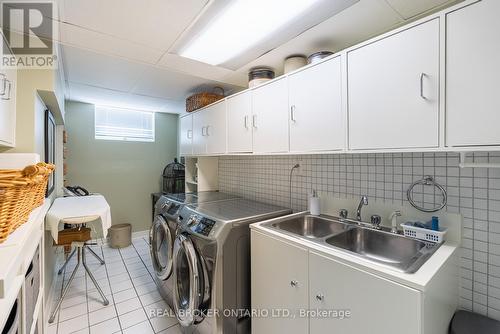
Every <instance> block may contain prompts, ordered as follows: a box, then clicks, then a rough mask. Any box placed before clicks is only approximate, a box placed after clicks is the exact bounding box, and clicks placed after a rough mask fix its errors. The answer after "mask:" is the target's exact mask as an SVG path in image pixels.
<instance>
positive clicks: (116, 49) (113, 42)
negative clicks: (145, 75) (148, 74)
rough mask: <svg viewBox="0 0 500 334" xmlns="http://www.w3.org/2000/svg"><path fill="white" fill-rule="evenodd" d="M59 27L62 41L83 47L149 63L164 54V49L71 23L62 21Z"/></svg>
mask: <svg viewBox="0 0 500 334" xmlns="http://www.w3.org/2000/svg"><path fill="white" fill-rule="evenodd" d="M59 29H60V35H61V41H62V43H64V44H67V45H72V46H76V47H79V48H82V49H89V50H94V51H97V52H100V53H105V54H108V55H113V56H116V57H120V58H125V59H131V60H136V61H140V62H144V63H148V64H155V63H156V62H157V61H158V59H160V57H161V55H162V54H163V52H162V51H160V50H157V49H153V48H148V47H145V46H143V45H140V44H137V43H134V42H131V41H128V40H125V39H120V38H116V37H112V36H109V35H105V34H102V33H100V32H96V31H92V30H88V29H83V28H81V27H77V26H74V25H71V24H65V23H61V24H60V26H59Z"/></svg>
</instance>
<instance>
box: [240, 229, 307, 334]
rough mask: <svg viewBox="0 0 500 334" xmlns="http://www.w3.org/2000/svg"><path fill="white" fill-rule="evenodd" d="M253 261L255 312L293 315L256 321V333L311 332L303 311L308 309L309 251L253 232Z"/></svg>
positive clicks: (253, 329) (253, 300)
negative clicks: (286, 312) (283, 311)
mask: <svg viewBox="0 0 500 334" xmlns="http://www.w3.org/2000/svg"><path fill="white" fill-rule="evenodd" d="M250 259H251V263H252V268H251V276H252V277H251V284H252V289H251V291H252V298H251V300H252V309H254V310H273V309H274V310H283V309H285V310H290V312H292V313H291V314H290V316H289V317H287V316H275V317H273V316H272V315H271V314H269V316H267V317H265V316H262V317H254V318H252V334H263V333H273V334H304V333H307V332H308V324H309V321H308V319H307V317H301V316H300V310H301V309H303V310H305V309H307V308H308V269H307V268H308V264H307V262H308V250H307V249H304V248H300V247H297V246H294V245H291V244H288V243H286V242H283V241H281V240H277V239H274V238H272V237H269V236H266V235H263V234H261V233H259V232H255V231H252V240H251V257H250ZM294 314H295V315H296V316H295V317H292V316H293V315H294ZM277 315H278V314H277Z"/></svg>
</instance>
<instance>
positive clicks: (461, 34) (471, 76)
mask: <svg viewBox="0 0 500 334" xmlns="http://www.w3.org/2000/svg"><path fill="white" fill-rule="evenodd" d="M499 12H500V1H498V0H483V1H480V2H477V3H474V4H471V5H470V6H467V7H465V8H461V9H459V10H457V11H454V12H451V13H449V14H448V15H447V16H446V131H447V134H446V144H447V145H449V146H473V145H474V146H475V145H500V131H499V130H498V124H500V97H499V95H498V93H499V89H498V80H499V78H500V62H499V59H500V38H499V31H500V22H499V21H498V13H499Z"/></svg>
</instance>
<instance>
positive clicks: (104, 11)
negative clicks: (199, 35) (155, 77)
mask: <svg viewBox="0 0 500 334" xmlns="http://www.w3.org/2000/svg"><path fill="white" fill-rule="evenodd" d="M207 3H208V0H168V1H166V0H148V1H137V0H106V1H102V0H85V1H75V0H64V11H63V19H64V20H65V21H66V22H69V23H71V24H73V25H77V26H80V27H85V28H87V29H90V30H94V31H99V32H102V33H104V34H108V35H111V36H116V37H119V38H122V39H126V40H129V41H133V42H135V43H139V44H142V45H145V46H148V47H151V48H156V49H158V50H164V51H166V50H167V49H168V48H169V47H170V45H172V44H173V42H174V41H175V40H176V39H177V38H178V37H179V35H180V34H181V33H182V32H183V31H184V29H186V28H187V26H188V25H189V24H191V22H192V21H193V20H194V19H195V18H196V16H197V15H198V14H199V13H200V12H201V10H202V9H203V7H205V5H206V4H207Z"/></svg>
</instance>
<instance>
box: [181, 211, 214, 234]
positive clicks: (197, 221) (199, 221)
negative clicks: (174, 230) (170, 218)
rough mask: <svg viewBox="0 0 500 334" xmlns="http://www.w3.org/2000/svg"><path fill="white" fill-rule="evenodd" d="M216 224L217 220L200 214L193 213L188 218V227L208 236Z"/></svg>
mask: <svg viewBox="0 0 500 334" xmlns="http://www.w3.org/2000/svg"><path fill="white" fill-rule="evenodd" d="M214 225H215V221H214V220H211V219H208V218H206V217H203V216H199V215H195V214H193V215H191V217H189V219H188V220H187V227H188V228H189V229H190V230H191V231H193V232H194V233H198V234H201V235H204V236H206V237H207V236H208V235H209V234H210V231H212V228H213V227H214Z"/></svg>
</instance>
